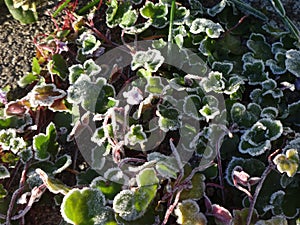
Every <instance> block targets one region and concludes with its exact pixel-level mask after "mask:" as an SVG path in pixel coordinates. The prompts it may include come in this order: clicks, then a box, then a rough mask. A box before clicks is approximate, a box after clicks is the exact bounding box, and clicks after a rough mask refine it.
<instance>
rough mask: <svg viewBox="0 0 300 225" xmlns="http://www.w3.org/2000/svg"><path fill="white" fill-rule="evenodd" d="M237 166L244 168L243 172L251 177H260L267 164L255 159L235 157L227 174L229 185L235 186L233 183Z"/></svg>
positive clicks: (229, 165)
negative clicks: (233, 173) (233, 175)
mask: <svg viewBox="0 0 300 225" xmlns="http://www.w3.org/2000/svg"><path fill="white" fill-rule="evenodd" d="M236 166H240V167H242V168H243V171H244V172H246V173H247V174H249V175H250V177H260V176H261V175H262V173H263V172H264V170H265V164H264V163H263V162H262V161H260V160H258V159H254V158H250V159H245V158H241V157H235V156H233V157H232V159H231V160H230V162H229V163H228V166H227V168H226V172H225V179H226V181H227V183H228V184H230V185H232V186H234V184H233V181H232V172H233V169H234V168H235V167H236Z"/></svg>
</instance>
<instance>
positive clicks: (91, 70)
mask: <svg viewBox="0 0 300 225" xmlns="http://www.w3.org/2000/svg"><path fill="white" fill-rule="evenodd" d="M68 70H69V81H70V83H71V84H73V83H75V82H76V80H77V79H78V78H79V77H80V75H81V74H86V75H88V76H90V77H92V76H96V75H98V74H99V73H100V72H101V67H100V66H98V65H97V64H96V63H95V61H94V60H93V59H88V60H86V61H85V62H84V64H83V66H82V65H80V64H76V65H73V66H71V67H69V68H68Z"/></svg>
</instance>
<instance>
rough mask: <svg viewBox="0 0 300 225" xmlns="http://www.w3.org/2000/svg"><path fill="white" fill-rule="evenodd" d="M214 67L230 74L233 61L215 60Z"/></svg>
mask: <svg viewBox="0 0 300 225" xmlns="http://www.w3.org/2000/svg"><path fill="white" fill-rule="evenodd" d="M212 69H213V70H214V71H218V72H220V73H222V74H224V75H228V74H230V73H231V71H232V69H233V63H231V62H218V61H215V62H213V64H212Z"/></svg>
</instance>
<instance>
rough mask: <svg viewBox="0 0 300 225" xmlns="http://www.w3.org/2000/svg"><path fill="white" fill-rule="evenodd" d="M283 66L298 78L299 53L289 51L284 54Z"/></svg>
mask: <svg viewBox="0 0 300 225" xmlns="http://www.w3.org/2000/svg"><path fill="white" fill-rule="evenodd" d="M285 66H286V68H287V70H288V71H289V72H291V73H292V74H294V75H295V76H296V77H300V51H297V50H295V49H290V50H288V51H287V52H286V60H285Z"/></svg>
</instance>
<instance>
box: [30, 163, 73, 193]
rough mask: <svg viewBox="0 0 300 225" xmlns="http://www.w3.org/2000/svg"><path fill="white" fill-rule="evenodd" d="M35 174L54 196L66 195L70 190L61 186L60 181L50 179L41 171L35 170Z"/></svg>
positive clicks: (63, 185)
mask: <svg viewBox="0 0 300 225" xmlns="http://www.w3.org/2000/svg"><path fill="white" fill-rule="evenodd" d="M35 172H36V173H37V174H38V175H39V176H40V178H41V179H42V181H43V182H44V184H45V185H46V187H47V188H48V190H49V191H50V192H52V193H54V194H58V193H61V194H63V195H66V194H67V193H68V192H69V191H70V190H71V189H70V188H69V187H67V186H66V185H65V184H63V183H62V182H61V181H60V180H57V179H54V178H51V177H49V176H48V175H47V173H45V172H44V171H43V170H41V169H39V168H38V169H36V170H35Z"/></svg>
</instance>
